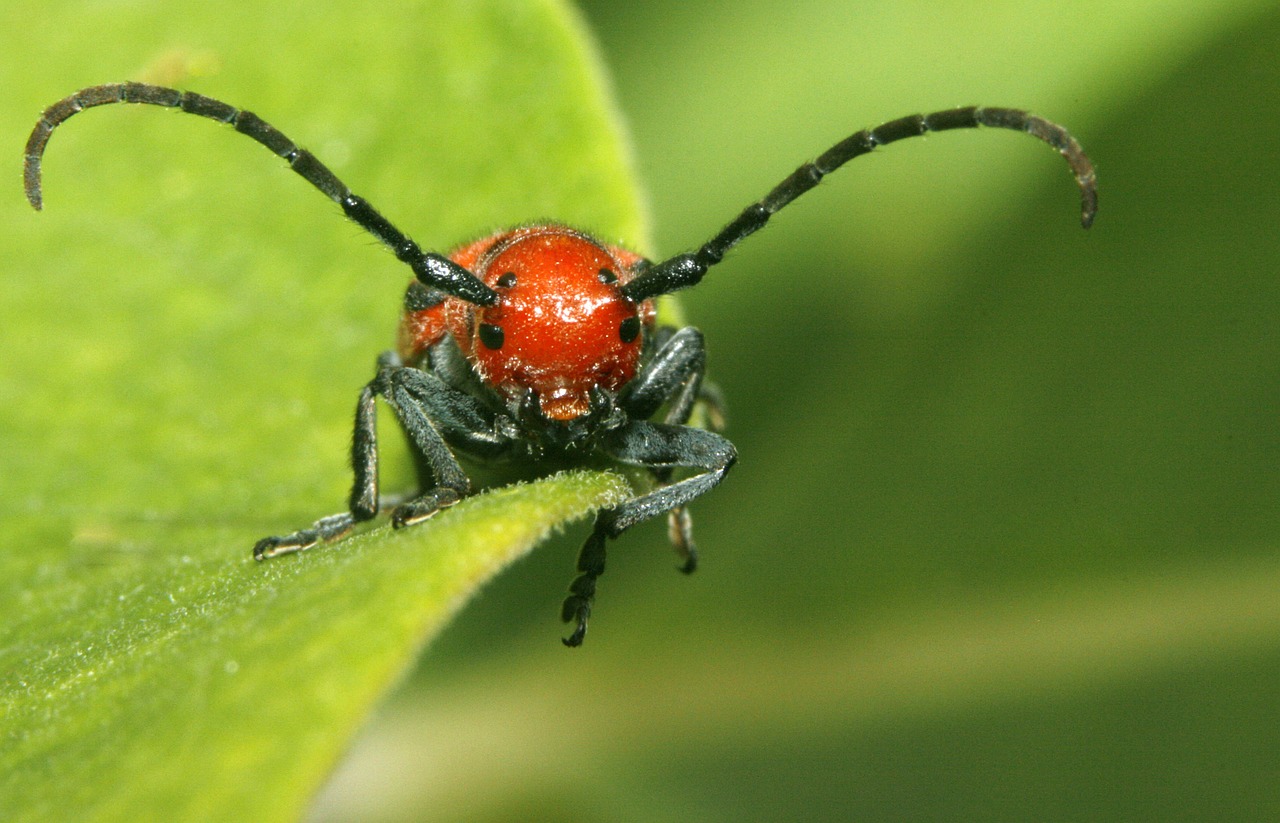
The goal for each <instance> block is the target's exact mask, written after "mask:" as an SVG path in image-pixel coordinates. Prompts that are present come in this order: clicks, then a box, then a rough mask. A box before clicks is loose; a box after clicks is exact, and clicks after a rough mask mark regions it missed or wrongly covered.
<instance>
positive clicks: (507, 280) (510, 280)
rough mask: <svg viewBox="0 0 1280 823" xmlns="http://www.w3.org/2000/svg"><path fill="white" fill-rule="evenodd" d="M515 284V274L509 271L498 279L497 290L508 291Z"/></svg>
mask: <svg viewBox="0 0 1280 823" xmlns="http://www.w3.org/2000/svg"><path fill="white" fill-rule="evenodd" d="M515 284H516V273H515V272H513V271H509V272H507V273H506V274H503V275H501V276H499V277H498V288H502V289H509V288H511V287H512V286H514V285H515Z"/></svg>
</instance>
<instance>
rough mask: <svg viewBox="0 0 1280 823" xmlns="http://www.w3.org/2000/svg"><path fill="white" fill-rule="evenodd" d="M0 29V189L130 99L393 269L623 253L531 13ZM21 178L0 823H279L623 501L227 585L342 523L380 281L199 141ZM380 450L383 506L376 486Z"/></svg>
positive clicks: (104, 131) (106, 144)
mask: <svg viewBox="0 0 1280 823" xmlns="http://www.w3.org/2000/svg"><path fill="white" fill-rule="evenodd" d="M2 15H3V18H4V19H3V20H0V23H3V24H4V26H5V28H6V30H7V31H18V30H22V31H23V32H24V36H23V37H22V38H21V39H20V42H19V41H15V42H12V43H10V44H9V45H8V46H7V47H6V50H5V53H4V55H3V57H0V70H2V73H0V79H3V81H4V82H5V85H6V88H8V89H10V90H11V94H10V95H9V96H8V98H7V102H6V103H5V106H4V108H3V110H2V111H0V118H2V124H3V128H2V129H0V133H3V134H6V135H9V138H8V139H7V140H6V145H9V146H10V147H11V149H12V151H11V155H12V156H11V159H12V160H13V161H14V162H15V163H16V162H17V161H18V155H19V148H20V146H21V139H20V136H24V135H25V134H26V131H27V130H29V129H30V128H31V126H32V125H34V123H35V120H36V115H37V114H38V112H39V111H40V109H41V107H42V106H44V105H47V104H49V103H52V102H53V101H54V100H56V99H58V98H59V97H62V96H64V95H66V94H69V93H70V92H72V91H74V90H75V89H77V88H80V87H83V86H85V85H90V84H94V83H101V82H109V81H112V80H117V79H121V78H134V79H143V80H152V81H158V82H164V83H167V84H171V85H179V86H182V87H185V88H193V89H195V90H199V91H201V92H203V93H206V94H209V95H211V96H215V97H217V98H219V99H224V100H226V101H228V102H230V103H232V104H234V105H238V106H243V107H246V108H250V109H252V110H253V111H255V112H256V113H258V114H259V115H260V116H262V117H264V118H265V119H267V120H268V121H269V122H272V123H273V124H274V125H276V126H277V127H278V128H280V129H281V130H282V131H284V132H285V133H286V134H288V135H289V136H290V137H292V138H293V139H295V140H296V141H298V142H299V143H300V144H301V145H305V146H307V147H308V148H310V149H311V150H312V151H314V152H315V153H316V154H317V155H318V156H319V157H320V158H321V159H322V160H323V161H325V162H327V163H329V164H330V165H331V167H332V168H333V169H334V170H335V172H337V173H338V174H339V175H340V176H341V177H342V178H343V179H344V180H345V181H346V182H347V183H348V184H349V185H350V186H351V187H352V188H353V189H355V190H356V191H357V192H358V193H360V194H361V195H363V196H365V197H367V198H368V199H369V200H371V201H372V202H373V203H374V204H375V205H376V206H377V207H378V208H379V209H380V210H382V211H383V212H384V213H385V214H387V215H388V216H389V217H390V218H391V219H392V220H393V221H395V222H396V223H397V224H398V225H400V226H401V227H402V228H404V229H406V230H408V231H409V232H411V233H412V234H413V235H414V236H415V238H416V239H417V240H418V241H419V242H420V243H422V244H423V245H424V246H428V247H434V248H447V247H449V246H452V245H455V244H458V243H461V242H463V241H466V240H468V239H471V238H472V237H474V236H478V235H481V234H483V233H485V232H487V231H490V230H492V229H493V228H495V227H499V226H502V225H506V224H511V223H516V222H520V221H525V220H528V219H529V218H530V217H536V216H539V215H555V216H556V217H557V218H558V219H561V220H564V221H566V222H570V223H574V224H577V225H582V226H584V227H586V228H589V229H593V230H595V231H597V232H599V233H600V234H601V235H602V236H604V237H607V238H609V239H610V240H623V241H625V242H627V243H628V244H629V245H632V246H634V247H643V246H644V245H645V238H644V230H643V226H642V223H641V220H640V216H639V209H638V207H637V205H636V197H635V194H634V185H633V183H632V181H631V179H630V175H629V163H628V158H627V156H626V153H625V146H624V142H623V141H622V139H621V129H620V127H619V125H618V123H617V122H616V119H615V116H614V112H613V111H612V109H611V104H610V102H609V100H608V98H607V96H606V94H605V92H604V85H605V84H604V82H603V81H602V79H601V77H600V73H599V67H598V65H597V64H596V59H595V55H594V54H593V52H592V47H591V45H590V43H589V42H588V41H587V40H586V39H585V37H584V36H583V32H582V31H581V26H580V24H579V21H578V20H577V19H576V18H575V17H574V15H573V13H572V11H570V10H569V9H567V8H566V7H565V6H564V4H562V3H559V2H552V1H551V0H546V2H513V1H512V2H507V1H504V0H493V1H492V2H482V3H473V2H467V3H462V2H453V3H450V2H433V3H420V4H416V5H415V6H414V7H413V8H412V9H404V10H401V11H399V12H397V13H396V14H394V15H381V14H371V13H369V11H368V8H367V6H366V4H363V3H354V2H351V3H336V4H326V5H325V8H324V11H323V13H320V12H318V10H317V9H315V7H314V6H313V5H311V4H305V3H295V4H293V7H292V8H281V7H279V6H278V5H277V6H273V7H272V8H270V9H267V8H263V9H262V10H261V11H249V12H248V13H246V14H243V15H228V14H227V12H226V10H225V9H222V8H214V7H212V6H208V5H202V4H197V3H185V2H184V3H172V4H166V5H165V6H164V7H163V8H160V7H146V8H145V9H144V8H141V7H127V8H117V7H110V8H108V7H85V6H83V4H72V3H63V4H58V3H54V4H48V3H38V4H37V3H27V2H16V3H11V4H6V8H5V10H4V12H3V13H2ZM122 43H128V44H129V46H128V47H127V48H124V47H121V46H120V44H122ZM29 66H39V67H41V71H40V72H39V73H36V72H31V71H29V70H28V69H27V68H26V67H29ZM45 169H46V176H45V187H44V189H45V211H44V212H43V213H42V214H35V213H32V212H31V211H30V210H29V209H27V208H26V206H25V205H24V204H23V202H22V199H21V196H20V191H19V188H18V184H17V180H16V179H14V180H13V181H12V183H13V186H12V188H11V190H10V191H9V196H8V197H5V198H0V199H2V200H3V203H2V205H0V210H3V218H4V219H3V221H0V232H3V234H4V242H3V244H0V249H2V250H3V251H0V255H3V261H4V264H5V265H4V271H5V277H4V279H3V283H2V284H0V288H3V291H4V293H3V298H2V299H0V350H3V352H4V358H3V361H2V362H0V431H3V432H4V433H5V449H4V450H3V453H2V455H0V460H2V461H3V467H2V468H0V533H3V534H4V535H5V550H4V552H3V554H0V580H2V581H3V583H0V586H2V587H3V588H2V589H0V625H2V626H3V629H2V630H0V673H2V674H3V681H2V683H0V707H2V708H0V711H2V715H0V716H2V717H3V721H2V722H3V725H2V726H0V817H3V818H4V819H6V820H49V819H76V820H87V819H101V820H115V819H154V818H156V817H158V816H163V817H164V818H165V819H209V820H235V819H240V820H280V819H290V818H294V817H296V816H297V815H298V814H299V813H300V811H301V809H302V808H303V807H304V804H305V803H306V802H307V800H308V798H309V797H310V796H311V795H312V793H313V792H314V791H315V790H316V788H317V786H318V785H319V783H320V781H321V779H322V778H323V777H324V775H325V774H326V773H327V772H328V770H329V769H330V768H331V767H332V765H333V764H334V762H335V760H336V758H337V757H338V754H339V752H340V751H341V750H342V749H343V747H344V746H345V744H346V741H347V740H348V739H349V738H350V736H351V735H352V733H353V732H354V731H355V729H357V728H358V727H359V726H360V724H361V723H362V721H363V719H364V718H365V717H366V715H367V714H368V713H369V711H370V710H371V708H372V707H373V706H374V705H375V704H376V703H377V702H378V701H379V700H380V699H381V697H382V696H383V695H384V694H385V693H386V691H387V690H388V689H389V688H390V687H391V686H392V685H393V684H394V683H396V682H397V680H398V679H399V678H400V677H401V676H402V674H403V672H404V671H405V670H406V667H407V666H408V665H409V664H410V662H411V661H412V660H413V659H414V658H415V657H416V656H417V654H418V653H419V652H420V651H421V649H422V647H423V646H424V644H425V643H426V642H428V640H430V639H431V638H432V637H433V636H434V635H435V634H437V633H438V632H439V631H440V630H441V628H442V627H443V626H444V625H445V623H447V621H448V620H449V619H450V617H451V616H452V615H453V614H454V613H455V612H456V611H457V610H458V609H459V608H460V606H461V605H462V604H463V603H464V602H466V601H467V600H468V598H470V597H471V596H472V595H474V593H475V591H476V590H477V588H478V587H479V586H481V585H482V584H483V583H485V581H487V580H489V579H490V578H492V577H493V576H494V575H495V574H497V573H498V571H500V570H501V569H502V568H503V567H505V566H507V565H509V564H510V563H511V562H513V561H514V560H515V559H516V558H518V557H520V556H522V555H523V554H525V553H526V552H528V551H529V550H530V549H531V548H532V547H533V546H534V545H535V544H536V543H537V542H539V541H540V540H542V539H543V538H544V537H545V536H546V535H547V534H548V533H549V532H550V531H553V530H555V529H557V528H559V527H560V526H561V525H562V524H564V523H567V522H569V521H571V520H575V519H579V518H582V517H584V516H586V515H588V514H589V513H590V512H591V511H593V510H594V509H596V508H599V507H601V506H607V505H611V504H613V503H616V502H617V501H618V500H620V499H621V498H622V497H623V496H625V495H626V494H627V483H626V481H625V480H624V479H623V478H621V477H619V476H617V475H615V474H612V473H605V472H600V471H577V472H572V473H566V474H558V475H555V476H554V477H551V478H548V479H545V480H541V481H537V482H533V483H529V484H526V485H517V486H512V487H508V488H503V489H502V490H500V491H497V492H495V493H492V494H485V495H481V496H479V497H477V498H473V499H471V500H468V501H465V502H463V503H461V504H459V505H458V506H456V507H454V508H453V509H451V510H449V511H447V512H445V513H442V514H441V515H439V516H438V517H437V518H436V519H435V520H433V521H431V522H430V523H428V524H424V525H422V526H420V527H416V528H414V529H410V530H406V531H404V532H403V533H393V532H392V530H391V529H390V528H389V527H387V526H385V525H380V526H378V527H376V528H374V529H373V530H371V531H366V532H364V533H362V534H360V535H359V536H357V537H355V538H352V539H350V540H348V541H345V542H344V543H342V544H341V545H339V546H334V547H323V548H319V549H316V550H313V551H311V552H307V553H304V554H302V555H299V556H296V557H290V558H282V559H280V560H276V561H272V562H269V563H264V564H258V563H254V562H253V561H252V560H251V559H250V556H249V549H250V547H251V546H252V545H253V542H254V541H255V540H256V539H257V538H259V537H261V536H263V535H265V534H272V533H280V532H283V531H288V530H290V529H293V528H297V527H299V526H302V525H304V524H306V523H308V522H310V521H311V520H312V519H314V518H315V517H316V516H318V515H321V514H325V513H327V512H329V511H333V510H336V509H338V508H339V507H340V506H341V505H342V502H343V501H344V500H345V486H346V484H347V483H348V482H349V481H348V476H349V470H348V469H347V468H346V467H345V465H344V462H345V451H346V447H345V444H346V443H347V442H348V441H349V438H350V431H349V429H350V419H351V409H352V407H353V404H354V400H355V397H356V394H357V393H358V390H359V388H360V386H361V385H362V384H363V383H364V382H365V381H366V380H367V379H368V377H369V376H370V375H371V374H372V369H373V363H374V357H375V356H376V355H377V353H378V352H379V351H380V350H381V349H383V348H387V347H388V345H389V344H390V343H391V342H392V341H393V339H394V328H395V322H396V320H397V315H398V307H399V299H400V293H401V291H402V289H403V287H404V283H405V282H406V279H407V272H406V271H405V270H404V268H403V266H401V265H400V264H398V263H396V262H395V260H394V259H392V258H391V257H390V255H388V254H387V253H386V252H385V251H383V250H382V249H380V248H378V247H377V246H376V244H374V243H372V242H371V241H370V239H369V238H368V236H367V235H365V234H363V233H361V232H359V231H357V230H355V229H354V228H353V227H352V226H351V225H350V224H349V223H345V222H344V221H343V220H341V219H340V214H338V213H337V210H336V209H335V208H334V207H333V205H332V204H331V203H328V202H327V201H326V200H325V198H323V197H321V196H320V195H319V194H317V193H316V192H315V191H313V190H311V189H310V187H309V186H307V185H306V184H304V183H303V182H302V181H300V180H299V179H298V178H297V177H295V176H294V175H293V174H292V173H290V172H289V170H288V168H287V167H286V166H285V165H284V164H282V163H281V162H280V161H279V160H278V159H276V158H273V157H272V156H271V155H270V154H269V153H268V152H266V151H264V150H263V149H262V148H261V147H260V146H257V145H255V144H253V143H252V142H251V141H249V140H246V139H244V138H243V137H240V136H237V135H236V134H235V133H234V132H232V131H230V130H228V129H224V128H219V127H217V126H215V125H214V124H211V123H209V122H207V121H203V120H200V119H199V118H195V117H189V116H184V115H180V114H175V113H173V112H166V111H163V110H161V109H157V108H152V107H126V106H114V107H107V108H101V109H95V110H93V111H91V112H87V113H84V114H81V115H78V116H77V117H75V118H74V119H73V120H72V121H70V122H68V123H66V124H64V125H63V126H62V127H61V128H60V129H59V131H58V132H57V134H55V136H54V137H53V139H52V141H51V144H50V147H49V150H48V152H47V154H46V157H45ZM386 428H387V431H386V433H385V436H384V437H383V438H382V440H383V443H384V444H385V447H384V451H385V458H386V466H385V468H384V472H383V485H384V488H386V489H388V490H395V489H397V488H402V487H408V486H410V485H411V475H412V472H411V468H410V465H409V461H408V459H407V456H406V450H405V449H404V448H403V446H402V444H400V443H399V442H398V438H397V437H395V436H394V435H393V434H392V430H391V429H392V427H390V426H387V427H386ZM570 571H571V566H569V565H568V563H567V562H566V564H565V573H566V576H565V582H567V579H568V573H569V572H570ZM562 593H563V589H557V590H554V591H549V592H547V598H546V602H545V604H544V608H545V610H546V614H547V615H554V614H555V610H556V608H557V606H558V602H559V599H560V597H561V596H562ZM545 642H546V643H547V644H548V645H551V644H554V645H557V646H558V645H559V644H558V643H556V637H555V635H549V636H547V637H546V638H545Z"/></svg>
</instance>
